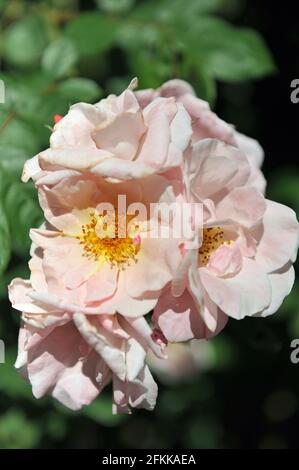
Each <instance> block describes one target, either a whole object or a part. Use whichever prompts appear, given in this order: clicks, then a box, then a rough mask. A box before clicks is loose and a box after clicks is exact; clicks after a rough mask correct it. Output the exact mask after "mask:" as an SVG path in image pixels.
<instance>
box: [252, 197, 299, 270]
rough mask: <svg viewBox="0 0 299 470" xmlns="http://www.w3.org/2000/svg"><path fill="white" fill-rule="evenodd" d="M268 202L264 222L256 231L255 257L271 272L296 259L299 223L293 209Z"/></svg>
mask: <svg viewBox="0 0 299 470" xmlns="http://www.w3.org/2000/svg"><path fill="white" fill-rule="evenodd" d="M266 202H267V210H266V213H265V215H264V217H263V224H262V226H261V227H260V228H259V230H257V231H256V232H255V233H254V235H255V237H256V238H257V240H258V245H257V252H256V257H255V259H256V261H257V262H258V264H259V265H260V266H261V267H262V268H263V269H264V270H265V271H266V272H268V273H269V272H271V271H275V270H277V269H279V268H281V267H282V266H284V265H285V264H286V263H288V261H294V260H295V258H296V254H297V249H298V233H299V231H298V227H299V225H298V222H297V219H296V214H295V212H294V211H293V210H292V209H290V208H289V207H287V206H284V205H282V204H278V203H277V202H273V201H269V200H267V201H266Z"/></svg>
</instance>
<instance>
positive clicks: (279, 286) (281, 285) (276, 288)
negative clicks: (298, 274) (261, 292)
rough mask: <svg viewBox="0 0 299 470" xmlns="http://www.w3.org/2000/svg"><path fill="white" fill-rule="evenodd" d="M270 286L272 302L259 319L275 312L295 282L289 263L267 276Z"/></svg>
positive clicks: (292, 269)
mask: <svg viewBox="0 0 299 470" xmlns="http://www.w3.org/2000/svg"><path fill="white" fill-rule="evenodd" d="M268 277H269V280H270V282H271V286H272V300H271V304H270V306H269V307H268V308H266V309H265V310H263V312H262V313H261V315H260V316H261V317H267V316H269V315H272V314H273V313H275V312H277V310H278V309H279V307H280V306H281V304H282V302H283V300H284V298H285V297H286V296H287V295H289V293H290V292H291V290H292V287H293V284H294V281H295V271H294V268H293V266H292V265H291V263H288V264H287V265H286V266H284V267H283V268H281V269H279V270H278V271H275V272H273V273H271V274H269V276H268Z"/></svg>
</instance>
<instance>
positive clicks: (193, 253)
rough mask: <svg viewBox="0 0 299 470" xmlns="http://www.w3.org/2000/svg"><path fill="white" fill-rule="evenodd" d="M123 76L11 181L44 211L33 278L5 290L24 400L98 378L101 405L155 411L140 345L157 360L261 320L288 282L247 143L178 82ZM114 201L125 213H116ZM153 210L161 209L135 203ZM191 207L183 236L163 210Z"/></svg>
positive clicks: (257, 156)
mask: <svg viewBox="0 0 299 470" xmlns="http://www.w3.org/2000/svg"><path fill="white" fill-rule="evenodd" d="M136 85H137V83H136V80H133V81H132V82H131V84H130V85H129V87H128V89H126V90H125V91H124V92H123V93H122V94H121V95H120V96H114V95H111V96H109V97H108V98H107V99H104V100H101V101H100V102H99V103H96V104H95V105H91V104H86V103H79V104H76V105H74V106H72V107H71V108H70V110H69V112H68V114H67V115H66V116H64V117H63V118H60V117H56V119H55V122H56V123H55V126H54V129H53V132H52V134H51V138H50V147H49V148H48V149H47V150H45V151H43V152H41V153H39V154H38V155H37V156H35V157H34V158H32V159H31V160H29V161H27V162H26V164H25V167H24V172H23V176H22V179H23V181H27V180H29V179H30V178H32V179H33V180H34V182H35V184H36V188H37V191H38V196H39V202H40V205H41V208H42V210H43V212H44V218H45V221H44V224H43V225H42V226H41V227H39V228H38V229H32V230H31V232H30V237H31V239H32V249H31V260H30V262H29V267H30V271H31V276H30V279H29V280H22V279H15V280H13V282H12V283H11V285H10V286H9V294H10V300H11V302H12V305H13V307H14V308H15V309H17V310H19V311H20V312H21V313H22V324H21V330H20V336H19V354H18V358H17V362H16V367H17V368H18V369H19V370H20V372H21V374H22V375H23V376H24V377H26V378H27V380H29V382H30V383H31V385H32V390H33V394H34V396H35V397H37V398H39V397H42V396H43V395H45V394H51V395H52V396H53V397H54V398H56V399H57V400H59V401H60V402H61V403H63V404H64V405H66V406H68V407H69V408H71V409H79V408H81V407H82V406H83V405H88V404H89V403H90V402H91V401H92V400H94V399H95V398H96V397H97V395H98V394H99V393H101V391H102V390H103V388H104V387H105V386H106V385H107V384H108V383H109V382H110V381H111V380H112V386H113V410H114V412H130V410H131V409H132V408H135V407H137V408H138V407H142V408H146V409H153V408H154V406H155V403H156V398H157V385H156V383H155V381H154V379H153V377H152V375H151V372H150V370H149V367H148V365H147V356H148V353H149V352H150V354H151V356H152V355H153V354H154V355H155V356H156V357H158V358H160V359H161V360H164V361H167V354H166V353H167V344H168V342H169V343H181V342H186V341H189V340H196V339H208V338H210V337H212V336H214V335H216V334H218V333H219V332H220V331H221V330H222V329H223V328H224V326H225V325H226V323H227V321H228V318H229V317H231V318H234V319H237V320H239V319H242V318H244V317H246V316H258V317H266V316H267V315H270V314H272V313H274V312H275V311H276V310H277V309H278V308H279V306H280V304H281V303H282V301H283V299H284V297H285V296H286V295H287V294H288V293H289V292H290V290H291V287H292V285H293V282H294V269H293V266H292V263H293V262H294V260H295V257H296V251H297V247H298V223H297V220H296V216H295V214H294V212H293V211H292V210H291V209H289V208H288V207H286V206H283V205H281V204H278V203H275V202H273V201H270V200H267V199H266V198H265V196H264V191H265V179H264V177H263V174H262V172H261V170H260V166H261V163H262V160H263V151H262V149H261V147H260V145H259V144H258V143H257V142H256V141H254V140H253V139H251V138H248V137H245V136H244V135H241V134H239V133H238V132H237V131H236V130H235V129H234V128H233V127H232V126H231V125H229V124H227V123H226V122H224V121H222V120H221V119H220V118H219V117H218V116H217V115H216V114H214V113H213V112H212V111H211V110H210V108H209V105H208V104H207V103H206V102H204V101H202V100H201V99H199V98H197V97H196V96H195V94H194V92H193V90H192V88H191V87H190V85H188V84H187V83H185V82H183V81H180V80H172V81H170V82H167V83H165V84H164V85H163V86H162V87H161V88H160V89H158V90H141V91H137V92H134V88H135V87H136ZM120 196H122V197H125V200H126V204H127V205H129V206H130V207H131V208H132V207H133V209H134V208H138V211H137V213H136V211H134V210H133V212H129V211H127V210H125V211H122V212H120V211H119V205H120V202H119V201H120ZM160 204H163V205H164V207H165V205H166V206H172V207H174V208H175V209H174V213H172V215H171V216H168V217H166V216H165V214H164V213H163V211H162V212H161V211H160V210H157V211H149V210H148V209H149V208H150V207H151V206H152V205H154V207H158V208H159V207H160V206H159V205H160ZM188 205H191V206H192V207H197V208H198V213H200V217H199V216H198V214H197V215H196V211H195V214H193V215H192V214H191V215H190V217H185V218H184V226H186V224H187V225H189V224H190V227H192V230H191V231H190V232H191V233H192V234H193V236H194V237H193V238H192V237H191V238H192V239H190V237H189V238H188V237H187V236H186V235H185V233H186V231H185V230H183V231H182V230H179V228H180V227H179V223H178V218H177V217H176V211H177V210H178V208H179V207H186V206H188ZM140 207H143V208H144V209H145V210H144V211H142V210H139V209H140ZM115 213H117V215H115ZM168 215H169V214H168ZM153 221H154V222H156V224H155V223H153ZM157 224H158V225H159V229H160V230H161V232H159V231H158V235H157V230H155V228H156V225H157ZM185 228H186V227H185ZM163 229H164V233H166V232H167V233H168V236H167V237H165V236H162V231H163ZM166 229H168V230H166ZM154 232H155V233H154ZM159 233H160V235H159ZM169 234H171V236H170V235H169ZM196 240H197V242H198V243H196ZM148 314H150V315H148ZM147 315H148V316H147Z"/></svg>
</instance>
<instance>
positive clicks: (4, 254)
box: [0, 202, 10, 275]
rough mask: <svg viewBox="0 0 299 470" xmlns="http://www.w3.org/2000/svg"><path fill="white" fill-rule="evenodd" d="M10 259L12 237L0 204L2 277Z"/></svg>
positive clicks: (0, 264) (0, 262) (0, 272)
mask: <svg viewBox="0 0 299 470" xmlns="http://www.w3.org/2000/svg"><path fill="white" fill-rule="evenodd" d="M9 257H10V235H9V228H8V221H7V217H6V214H5V212H4V208H3V206H2V204H1V202H0V275H1V274H2V273H3V271H4V270H5V268H6V266H7V263H8V261H9Z"/></svg>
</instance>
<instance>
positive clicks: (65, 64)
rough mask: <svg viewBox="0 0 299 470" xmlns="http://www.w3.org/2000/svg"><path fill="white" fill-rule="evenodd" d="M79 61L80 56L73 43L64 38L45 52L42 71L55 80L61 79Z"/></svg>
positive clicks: (53, 43) (52, 44) (55, 42)
mask: <svg viewBox="0 0 299 470" xmlns="http://www.w3.org/2000/svg"><path fill="white" fill-rule="evenodd" d="M77 59H78V54H77V51H76V48H75V46H74V44H73V43H72V41H71V40H70V39H69V38H64V37H62V38H60V39H57V40H56V41H54V42H52V43H51V44H50V45H49V46H48V47H47V49H46V50H45V51H44V55H43V57H42V69H43V71H44V72H45V73H48V74H49V75H50V76H51V77H53V78H61V77H63V76H64V75H66V74H67V73H68V72H69V71H70V70H71V68H72V67H73V66H74V65H75V64H76V62H77Z"/></svg>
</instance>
